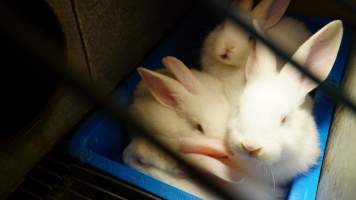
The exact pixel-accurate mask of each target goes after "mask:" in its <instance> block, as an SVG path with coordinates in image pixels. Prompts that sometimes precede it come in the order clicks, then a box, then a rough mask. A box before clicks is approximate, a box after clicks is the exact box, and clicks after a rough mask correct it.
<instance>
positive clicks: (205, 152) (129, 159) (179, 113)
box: [124, 57, 231, 181]
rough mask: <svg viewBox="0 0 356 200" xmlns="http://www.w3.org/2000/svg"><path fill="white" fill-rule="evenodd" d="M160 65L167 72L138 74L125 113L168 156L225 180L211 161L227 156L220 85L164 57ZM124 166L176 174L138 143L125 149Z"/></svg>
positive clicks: (221, 169) (219, 165)
mask: <svg viewBox="0 0 356 200" xmlns="http://www.w3.org/2000/svg"><path fill="white" fill-rule="evenodd" d="M162 63H163V65H164V66H165V68H166V70H165V71H161V72H160V73H159V72H155V71H151V70H148V69H144V68H140V69H138V72H139V74H140V76H141V77H142V82H141V83H140V85H139V86H138V88H137V90H136V91H135V97H134V101H133V104H132V105H131V106H130V113H131V114H132V116H135V117H137V119H138V120H139V121H140V122H142V124H143V125H144V126H145V127H146V128H147V129H148V130H151V131H152V134H155V136H156V137H157V139H160V140H161V141H162V142H164V143H166V144H167V145H168V146H169V147H171V148H172V150H174V151H177V152H179V153H182V155H183V156H185V157H186V158H187V159H190V160H191V161H192V162H193V163H196V164H197V165H198V166H200V167H201V168H202V170H205V171H207V172H210V174H214V175H216V176H218V177H223V178H224V177H226V176H225V174H226V173H225V172H226V171H227V170H228V169H227V168H225V166H224V165H223V164H222V163H221V162H219V161H218V160H217V159H215V158H217V157H224V156H226V154H228V152H227V150H226V148H224V144H223V143H222V141H226V134H227V121H228V117H229V115H230V109H231V106H230V104H229V103H228V102H227V100H226V98H225V93H224V91H223V88H222V84H221V82H220V81H218V80H217V79H216V78H213V77H211V76H210V75H208V74H205V73H202V72H198V71H195V70H189V69H188V68H187V67H186V66H185V65H184V64H183V63H182V62H181V61H179V60H178V59H176V58H174V57H165V58H163V59H162ZM197 141H199V143H198V144H199V146H196V144H197ZM124 161H125V163H127V164H128V165H130V166H131V167H134V168H136V169H138V170H140V171H142V172H146V173H148V174H150V172H151V171H152V170H153V171H155V170H158V169H159V170H161V171H164V172H165V173H167V172H168V174H171V175H175V174H180V173H181V170H180V169H179V168H177V165H176V164H175V162H174V161H172V160H171V159H169V157H168V156H166V155H165V154H164V153H163V152H160V151H159V150H158V149H156V148H155V147H154V146H152V145H150V144H149V143H147V142H145V141H144V140H141V139H138V138H137V137H136V138H134V140H133V141H132V142H131V143H130V145H129V146H128V147H127V148H126V150H125V153H124ZM199 163H205V165H199ZM214 166H215V167H214ZM224 170H225V171H224ZM151 175H154V174H151ZM157 178H160V177H157ZM162 179H164V178H162ZM163 181H165V180H163Z"/></svg>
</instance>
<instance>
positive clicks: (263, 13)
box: [252, 0, 290, 29]
mask: <svg viewBox="0 0 356 200" xmlns="http://www.w3.org/2000/svg"><path fill="white" fill-rule="evenodd" d="M289 2H290V0H261V2H260V3H259V4H258V5H257V6H256V7H255V8H254V9H253V11H252V16H254V17H255V18H257V19H258V20H259V21H260V22H261V23H262V24H263V25H264V28H266V29H268V28H271V27H272V26H274V25H275V24H276V23H278V22H279V21H280V19H281V18H282V16H283V15H284V13H285V12H286V10H287V8H288V5H289Z"/></svg>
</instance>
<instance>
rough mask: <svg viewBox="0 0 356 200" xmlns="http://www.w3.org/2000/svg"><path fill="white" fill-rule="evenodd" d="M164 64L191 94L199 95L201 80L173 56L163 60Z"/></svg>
mask: <svg viewBox="0 0 356 200" xmlns="http://www.w3.org/2000/svg"><path fill="white" fill-rule="evenodd" d="M162 63H163V64H164V66H165V67H166V69H167V70H168V71H169V72H170V73H171V74H172V75H173V77H174V78H175V79H176V80H177V81H178V82H180V83H181V84H182V85H183V86H184V87H185V88H186V89H187V90H188V91H189V92H191V93H193V94H197V93H198V91H199V87H200V82H199V80H198V79H197V78H196V77H195V76H194V74H193V73H192V71H191V70H190V69H189V68H188V67H187V66H185V64H184V63H183V62H182V61H180V60H179V59H177V58H176V57H173V56H167V57H164V58H163V59H162Z"/></svg>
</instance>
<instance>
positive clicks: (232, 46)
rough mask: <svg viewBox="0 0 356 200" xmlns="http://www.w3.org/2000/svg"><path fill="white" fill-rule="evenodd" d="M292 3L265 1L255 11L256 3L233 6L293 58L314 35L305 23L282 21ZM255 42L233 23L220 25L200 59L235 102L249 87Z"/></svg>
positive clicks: (240, 1)
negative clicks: (249, 61)
mask: <svg viewBox="0 0 356 200" xmlns="http://www.w3.org/2000/svg"><path fill="white" fill-rule="evenodd" d="M289 2H290V0H262V1H261V2H260V3H259V4H258V5H256V6H255V7H254V8H253V9H252V6H253V0H234V2H233V5H234V6H236V7H239V8H240V9H242V10H244V11H246V13H249V14H250V15H251V17H253V18H254V19H256V20H257V21H258V22H259V24H260V25H261V29H262V30H261V31H263V32H265V34H266V35H267V36H268V37H269V38H270V39H271V40H272V41H274V42H275V43H276V44H277V45H279V46H280V47H281V48H283V49H284V50H286V51H287V52H288V53H289V54H290V55H291V54H292V53H294V51H295V50H296V49H297V48H298V47H299V46H300V45H301V44H302V43H303V42H304V41H305V40H306V39H307V38H309V36H310V33H309V31H308V29H307V28H306V26H305V25H304V24H303V23H302V22H300V21H297V20H295V19H292V18H290V17H284V18H282V16H283V14H284V13H285V11H286V9H287V7H288V5H289ZM281 18H282V19H281ZM252 43H253V40H252V39H251V37H249V35H248V34H246V33H245V32H244V30H241V29H240V28H239V27H237V26H235V25H234V24H233V23H232V22H231V21H229V20H225V21H224V22H222V23H221V24H219V25H218V26H217V27H216V28H215V29H214V30H213V31H212V32H210V33H209V34H208V36H207V38H206V39H205V41H204V43H203V47H202V51H201V58H200V59H201V65H202V69H203V71H206V72H208V73H209V74H211V75H213V76H215V77H217V78H220V79H221V80H222V81H223V82H224V86H225V89H226V93H227V95H228V98H229V100H230V101H231V102H232V103H235V102H236V100H237V99H238V98H239V96H240V92H241V91H242V88H243V86H244V84H245V79H244V66H245V63H246V61H247V58H248V56H249V54H250V52H251V46H252ZM279 63H282V61H279ZM280 65H281V64H280Z"/></svg>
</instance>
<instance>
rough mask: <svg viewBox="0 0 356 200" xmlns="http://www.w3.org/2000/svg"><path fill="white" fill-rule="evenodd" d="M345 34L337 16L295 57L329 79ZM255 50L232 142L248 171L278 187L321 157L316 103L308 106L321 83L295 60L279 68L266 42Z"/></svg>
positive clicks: (231, 130) (231, 129)
mask: <svg viewBox="0 0 356 200" xmlns="http://www.w3.org/2000/svg"><path fill="white" fill-rule="evenodd" d="M342 35H343V27H342V22H341V21H340V20H335V21H332V22H330V23H329V24H327V25H326V26H324V27H323V28H322V29H320V30H319V31H318V32H317V33H315V34H314V35H313V36H312V37H310V38H309V39H308V40H307V41H306V42H305V43H303V44H302V45H301V46H300V47H299V48H298V50H297V51H296V53H295V54H294V55H293V59H295V60H296V61H297V62H299V63H301V64H303V65H304V66H306V67H307V69H308V70H309V71H310V72H312V73H313V74H315V75H316V76H317V77H318V78H319V79H320V80H325V79H326V77H327V75H328V74H329V72H330V71H331V69H332V66H333V64H334V62H335V59H336V56H337V53H338V50H339V47H340V43H341V39H342ZM253 52H254V53H252V54H251V56H250V57H249V59H248V61H247V66H246V74H245V75H246V79H247V84H246V87H245V88H244V90H243V92H242V95H241V99H240V104H239V105H240V107H239V109H238V110H237V112H236V113H235V114H234V117H232V120H231V121H230V123H229V131H228V132H229V133H228V141H229V145H230V150H231V151H232V152H233V153H234V154H235V156H236V157H237V158H238V159H239V160H240V164H241V168H242V170H244V171H246V173H247V174H248V175H250V176H254V177H255V178H256V179H259V180H261V182H266V183H267V184H271V185H274V186H276V187H277V189H278V187H279V186H280V185H283V184H285V183H287V182H289V181H290V180H291V179H292V178H293V177H295V176H296V175H299V174H303V173H305V172H307V171H308V170H309V169H310V168H311V167H312V166H313V165H314V164H315V163H316V162H317V160H318V158H319V156H320V150H319V137H318V131H317V128H316V124H315V121H314V118H313V116H312V114H311V106H310V105H306V104H308V103H310V101H308V100H310V99H308V93H309V92H310V91H311V90H313V89H314V88H316V87H317V84H315V83H314V82H312V81H310V80H309V79H308V78H307V77H306V76H305V75H303V74H301V73H300V72H299V71H298V70H296V69H295V68H294V67H293V66H291V64H289V63H287V64H285V65H284V66H283V68H282V69H281V70H280V71H278V70H277V67H276V65H277V64H276V58H275V55H274V54H273V53H271V52H270V51H269V50H268V49H267V48H266V47H264V46H263V45H262V44H260V43H257V44H256V46H255V48H254V51H253ZM252 191H253V192H256V193H258V192H259V191H258V190H253V189H251V192H252ZM271 194H273V191H271Z"/></svg>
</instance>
